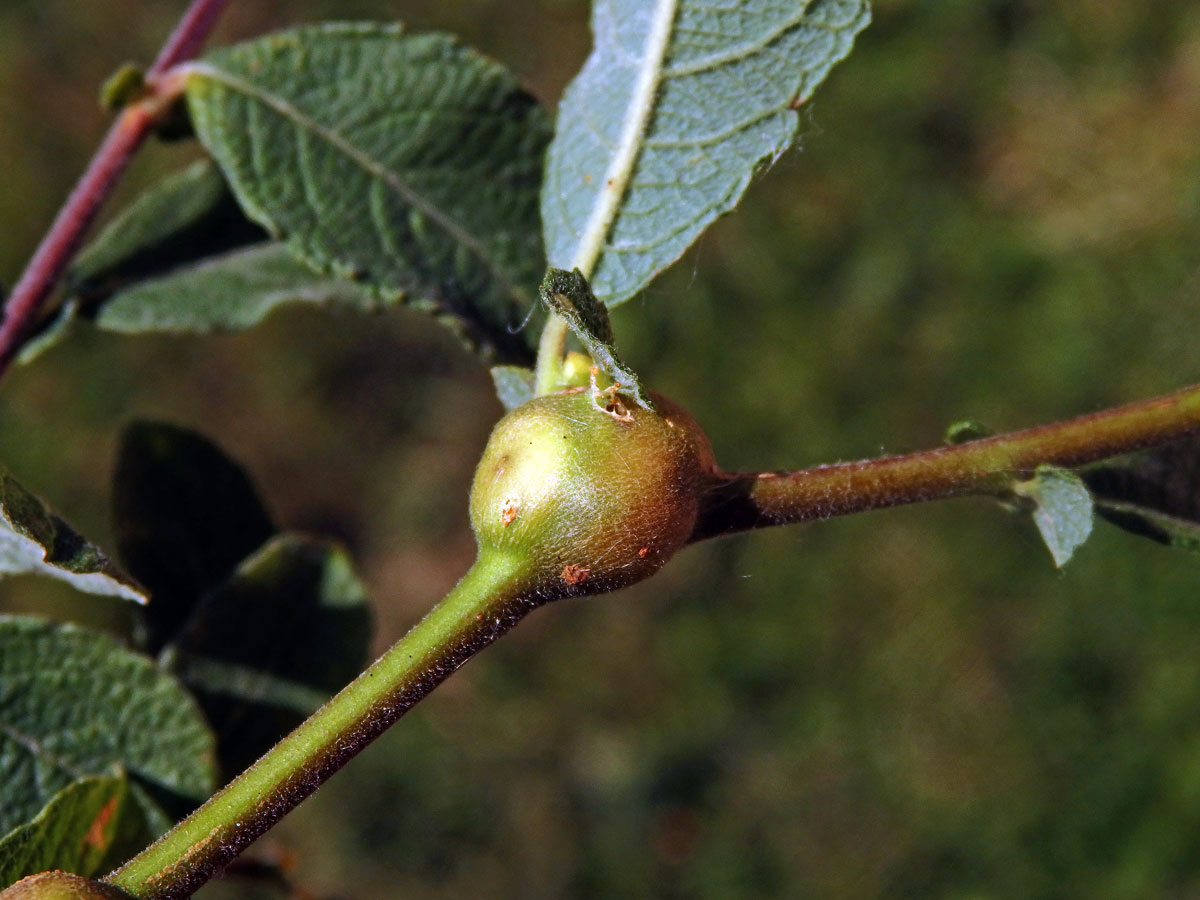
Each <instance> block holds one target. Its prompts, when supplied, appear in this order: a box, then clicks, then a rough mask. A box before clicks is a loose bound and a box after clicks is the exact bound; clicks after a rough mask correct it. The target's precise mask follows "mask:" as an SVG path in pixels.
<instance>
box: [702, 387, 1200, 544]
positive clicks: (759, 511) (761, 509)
mask: <svg viewBox="0 0 1200 900" xmlns="http://www.w3.org/2000/svg"><path fill="white" fill-rule="evenodd" d="M1198 431H1200V385H1194V386H1192V387H1189V388H1184V389H1182V390H1179V391H1175V392H1174V393H1171V394H1166V395H1164V396H1161V397H1154V398H1152V399H1149V400H1143V401H1140V402H1138V403H1130V404H1128V405H1126V406H1118V407H1114V408H1113V409H1106V410H1103V411H1101V412H1096V413H1092V414H1091V415H1086V416H1080V417H1079V418H1076V419H1068V420H1067V421H1065V422H1055V423H1054V424H1051V425H1040V426H1038V427H1036V428H1029V429H1026V430H1024V431H1014V432H1011V433H1010V434H1000V435H996V436H995V437H990V438H984V439H982V440H977V441H971V442H970V443H967V444H960V445H958V446H955V447H937V448H935V449H933V450H923V451H921V452H918V453H909V454H905V455H903V456H888V457H883V458H881V459H868V460H862V461H861V462H849V463H836V464H834V465H825V466H816V467H814V468H811V469H802V470H800V471H796V472H748V473H736V474H729V475H725V476H723V477H722V478H721V479H720V480H719V481H718V483H717V484H716V485H715V486H714V488H713V489H712V490H711V491H710V493H709V494H708V495H707V496H706V498H705V501H704V506H703V509H702V510H701V515H700V520H699V522H698V523H697V525H696V530H695V532H694V534H693V535H692V540H693V541H699V540H704V539H705V538H710V537H716V536H717V535H721V534H731V533H733V532H738V531H748V530H751V529H756V528H765V527H768V526H771V525H787V524H790V523H792V522H803V521H807V520H810V519H827V518H831V517H832V516H843V515H847V514H848V513H856V512H863V511H865V510H869V509H881V508H883V507H888V506H899V505H902V504H905V503H917V502H920V501H923V500H937V499H941V498H945V497H960V496H963V495H965V494H988V493H993V494H994V493H996V492H998V491H1002V490H1003V489H1004V488H1005V487H1007V486H1008V485H1009V484H1010V483H1011V481H1012V478H1013V477H1014V476H1019V475H1027V474H1029V473H1030V472H1032V471H1033V470H1034V469H1035V468H1037V466H1039V465H1043V464H1050V465H1057V466H1078V465H1083V464H1084V463H1088V462H1092V461H1094V460H1098V459H1104V458H1106V457H1110V456H1116V455H1117V454H1120V453H1128V452H1130V451H1133V450H1138V449H1141V448H1143V447H1150V446H1155V445H1158V444H1164V443H1168V442H1170V441H1173V440H1178V439H1180V438H1184V437H1187V436H1188V435H1190V434H1194V433H1196V432H1198Z"/></svg>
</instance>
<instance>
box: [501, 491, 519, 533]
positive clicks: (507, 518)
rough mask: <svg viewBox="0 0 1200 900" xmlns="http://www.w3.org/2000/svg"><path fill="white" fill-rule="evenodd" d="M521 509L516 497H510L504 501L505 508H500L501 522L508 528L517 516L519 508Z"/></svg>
mask: <svg viewBox="0 0 1200 900" xmlns="http://www.w3.org/2000/svg"><path fill="white" fill-rule="evenodd" d="M518 509H520V504H519V503H517V500H516V498H510V499H508V500H505V501H504V509H502V510H500V524H501V525H503V526H504V527H505V528H507V527H508V526H509V525H511V524H512V523H513V521H514V520H515V519H516V518H517V510H518Z"/></svg>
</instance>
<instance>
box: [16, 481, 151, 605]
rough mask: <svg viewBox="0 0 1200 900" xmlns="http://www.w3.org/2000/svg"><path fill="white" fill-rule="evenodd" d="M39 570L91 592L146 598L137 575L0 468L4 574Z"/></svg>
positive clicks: (143, 600) (37, 572)
mask: <svg viewBox="0 0 1200 900" xmlns="http://www.w3.org/2000/svg"><path fill="white" fill-rule="evenodd" d="M21 574H37V575H45V576H48V577H50V578H54V579H57V580H59V581H65V582H67V583H68V584H70V585H71V586H72V587H74V588H75V589H76V590H79V591H83V592H84V593H87V594H100V595H103V596H113V597H123V598H125V599H127V600H134V601H136V602H138V603H144V602H145V601H146V596H145V594H144V593H143V592H142V589H141V587H140V586H138V585H137V584H136V583H135V582H134V581H133V579H132V578H130V577H129V576H128V575H126V574H124V573H123V572H121V571H120V570H119V569H118V568H117V567H116V566H115V565H113V564H112V563H111V562H110V561H109V560H108V559H107V558H106V557H105V556H104V554H103V553H101V552H100V550H99V549H97V548H96V547H95V546H93V545H92V544H90V543H88V541H87V540H86V539H85V538H84V537H83V536H82V535H80V534H79V533H78V532H77V531H75V530H74V529H73V528H71V526H69V525H68V524H67V523H66V522H64V521H63V520H62V519H61V518H59V517H58V516H57V515H55V513H54V512H53V511H52V510H51V509H50V508H49V507H48V506H47V505H46V504H45V502H44V501H43V500H41V499H40V498H39V497H37V496H35V495H34V494H32V493H31V492H30V491H28V490H27V489H26V488H24V487H23V486H22V485H21V483H20V482H18V481H17V480H16V479H15V478H14V477H13V476H12V475H10V474H9V473H8V472H7V471H5V470H4V468H3V467H0V578H3V577H4V576H6V575H21Z"/></svg>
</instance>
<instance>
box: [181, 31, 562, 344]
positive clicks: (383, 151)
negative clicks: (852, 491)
mask: <svg viewBox="0 0 1200 900" xmlns="http://www.w3.org/2000/svg"><path fill="white" fill-rule="evenodd" d="M187 97H188V104H189V108H190V111H191V116H192V120H193V122H194V124H195V127H196V133H197V135H198V137H199V138H200V140H201V141H202V142H203V143H204V145H205V146H206V148H207V149H208V150H209V151H210V152H211V153H212V154H213V156H214V158H215V159H216V160H217V162H218V163H219V164H220V166H221V168H222V171H223V172H224V174H225V176H226V178H227V179H228V180H229V182H230V184H231V186H232V188H233V191H234V193H235V195H236V196H237V199H238V201H239V203H240V204H241V206H242V208H243V209H244V210H245V212H246V214H247V215H248V216H249V217H250V218H251V219H252V220H254V221H255V222H257V223H259V224H260V225H262V226H263V227H264V228H265V229H266V230H267V231H268V232H270V233H271V234H272V235H274V236H276V237H278V238H279V239H281V240H283V241H284V242H285V243H286V244H287V246H288V248H289V250H291V251H292V252H293V253H294V254H296V255H297V256H298V257H299V258H300V259H302V260H304V261H305V262H306V263H308V264H309V265H311V266H312V267H314V268H315V269H317V270H318V271H320V272H322V273H325V274H327V275H334V276H338V277H341V278H348V279H351V280H353V281H356V282H358V283H360V284H362V285H364V286H365V287H367V288H368V289H369V290H370V291H371V292H372V294H373V295H374V296H376V297H378V298H380V299H381V300H383V301H385V302H399V301H401V300H404V301H405V302H411V303H417V304H420V305H424V306H426V307H427V308H433V309H436V310H438V311H440V312H442V313H443V314H448V315H454V316H456V317H459V318H461V319H463V320H465V321H468V322H481V323H483V325H484V328H485V330H487V331H488V332H489V333H491V334H508V333H509V332H510V330H512V329H516V328H517V327H519V326H520V324H521V323H522V322H523V321H524V319H525V317H526V315H527V313H528V312H529V310H530V307H531V305H532V302H533V299H534V295H533V287H534V285H536V283H537V279H538V277H539V275H540V274H541V270H542V268H543V265H544V261H543V252H542V247H541V240H540V234H539V229H538V219H537V215H538V210H537V197H538V189H539V186H540V178H541V167H542V158H543V156H544V151H545V147H546V144H547V142H548V140H549V124H548V120H547V117H546V115H545V113H544V112H543V111H542V110H541V109H540V108H539V107H538V106H537V104H536V102H535V101H534V100H533V98H532V97H530V96H529V95H528V94H527V93H525V92H524V91H523V90H521V88H520V86H519V85H518V84H517V82H516V81H515V79H514V78H513V77H512V76H511V75H509V74H508V73H507V72H506V71H505V70H503V69H502V68H501V67H499V66H498V65H496V64H495V63H492V62H490V61H489V60H486V59H484V58H483V57H481V56H479V55H478V54H476V53H475V52H473V51H471V50H469V49H466V48H464V47H462V46H460V45H458V44H457V43H456V42H455V41H454V40H453V39H451V38H450V37H448V36H445V35H439V34H422V35H414V36H409V35H405V34H403V33H402V31H401V29H400V28H399V27H396V26H388V25H373V24H357V25H356V24H327V25H320V26H313V27H308V28H300V29H296V30H294V31H289V32H282V33H279V34H276V35H271V36H269V37H266V38H262V39H260V40H255V41H251V42H248V43H245V44H240V45H236V46H234V47H231V48H227V49H222V50H218V51H216V52H214V53H212V54H210V55H209V56H207V57H206V58H205V60H204V61H203V62H200V63H197V64H194V65H193V67H192V73H191V75H190V77H189V80H188V88H187ZM520 340H523V338H512V337H511V335H510V341H509V343H515V342H517V341H520Z"/></svg>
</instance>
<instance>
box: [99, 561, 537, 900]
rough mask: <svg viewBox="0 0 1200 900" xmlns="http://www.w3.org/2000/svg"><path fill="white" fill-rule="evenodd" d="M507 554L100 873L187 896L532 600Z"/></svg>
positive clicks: (146, 891)
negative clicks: (163, 829) (200, 800)
mask: <svg viewBox="0 0 1200 900" xmlns="http://www.w3.org/2000/svg"><path fill="white" fill-rule="evenodd" d="M520 569H521V567H520V566H518V565H517V564H515V563H512V562H509V561H508V560H507V559H504V558H491V557H489V558H488V559H487V560H486V561H483V560H476V562H475V565H474V566H472V567H471V570H470V571H469V572H467V574H466V575H465V576H464V577H463V579H462V581H460V582H459V583H458V585H457V586H456V587H455V588H454V590H452V591H451V592H450V593H449V594H448V595H447V596H446V598H445V599H444V600H443V601H442V602H441V603H439V604H438V605H437V606H436V607H434V608H433V609H432V610H431V611H430V612H429V614H428V615H427V616H426V617H425V618H424V619H422V620H421V621H420V622H419V623H417V624H416V625H415V626H414V627H413V628H412V630H411V631H409V632H408V634H406V635H405V636H404V637H403V638H401V639H400V640H399V641H398V642H397V643H396V644H394V645H393V646H392V648H391V649H390V650H388V651H387V653H385V654H384V655H383V656H382V657H380V659H379V660H378V661H377V662H375V663H374V664H373V665H372V666H371V667H370V668H368V669H367V670H366V671H365V672H363V673H362V674H361V675H360V676H359V677H358V678H356V679H355V680H354V681H353V682H351V683H350V684H349V685H348V686H347V687H345V688H344V689H343V690H342V691H341V692H340V693H339V694H337V696H335V697H334V698H333V699H331V700H330V701H329V702H328V703H326V704H325V705H324V706H323V707H321V709H319V710H317V712H315V713H314V714H313V715H312V716H311V717H310V718H309V719H308V720H306V721H305V722H304V723H303V724H301V725H300V726H299V727H297V728H296V730H295V731H293V732H292V733H291V734H289V735H288V736H287V737H285V738H284V739H283V740H282V741H280V742H279V743H278V744H276V745H275V746H274V747H273V748H271V749H270V750H269V751H267V753H266V754H265V755H264V756H263V757H262V758H261V759H259V760H258V762H256V763H255V764H254V765H253V766H251V767H250V768H249V769H247V770H246V771H245V772H243V773H242V774H241V775H239V776H238V777H237V778H235V779H234V780H233V781H232V782H230V783H229V785H228V786H226V787H225V788H224V789H223V790H221V791H219V792H218V793H217V794H215V795H214V796H213V797H211V798H210V799H209V800H208V801H207V802H205V803H204V805H203V806H201V807H200V808H199V809H197V810H196V811H195V812H193V813H192V814H191V815H190V816H188V817H187V818H186V819H184V820H183V821H182V822H180V823H179V824H178V825H176V826H175V827H174V828H172V829H171V830H170V831H168V832H167V833H166V834H165V835H163V836H162V837H161V838H160V839H159V840H158V841H157V842H156V843H154V844H152V845H151V846H149V847H148V848H146V849H145V850H143V851H142V852H141V853H139V854H138V855H137V856H135V857H134V858H133V859H131V860H129V862H127V863H125V864H124V865H123V866H121V868H119V869H117V870H116V871H115V872H112V873H111V874H109V875H108V876H107V877H106V878H105V879H104V880H105V881H107V882H108V883H109V884H112V885H113V886H115V887H118V888H120V889H121V890H123V891H125V892H126V893H128V894H131V895H133V896H134V897H139V898H146V900H151V898H152V900H177V898H183V897H189V896H191V894H192V893H193V892H194V891H195V890H196V889H197V888H199V887H200V886H201V885H202V884H204V883H205V882H206V881H207V880H208V879H209V878H211V877H212V876H213V875H214V874H215V873H217V872H219V871H220V870H221V868H222V867H223V866H225V865H226V864H227V863H229V862H230V861H231V860H232V859H233V858H234V857H235V856H237V855H238V854H239V853H241V851H242V850H244V849H245V848H246V847H247V846H248V845H249V844H250V843H251V842H252V841H254V840H255V838H257V837H259V836H260V835H261V834H263V833H264V832H265V831H266V830H267V829H269V828H270V827H271V826H272V825H274V824H275V823H276V822H277V821H279V819H281V818H282V817H283V816H284V815H286V814H287V813H288V812H289V811H291V810H292V809H293V808H295V807H296V805H297V804H299V803H300V801H302V800H303V799H304V798H305V797H307V796H308V795H309V794H311V793H312V792H313V791H315V790H316V789H317V788H318V787H319V786H320V785H321V784H322V783H324V782H325V781H326V780H327V779H328V778H329V777H330V776H331V775H333V773H334V772H336V771H337V770H338V769H340V768H341V767H342V766H343V765H345V764H346V763H347V762H348V761H349V760H350V759H351V758H352V757H353V756H354V755H355V754H357V753H358V752H359V751H360V750H362V749H363V748H364V747H366V746H367V744H369V743H370V742H371V741H373V740H374V739H375V738H377V737H378V736H379V735H380V734H382V733H383V732H384V731H385V730H386V729H387V728H388V726H389V725H391V724H392V723H394V722H395V721H396V720H398V719H399V718H400V717H401V716H403V715H404V713H406V712H407V711H408V710H409V709H411V708H412V707H413V706H415V705H416V704H417V703H418V702H419V701H420V700H421V699H422V698H424V697H425V696H426V695H428V694H429V693H430V692H431V691H432V690H433V689H434V688H435V687H437V686H438V685H439V684H440V683H441V682H442V681H443V680H444V679H445V678H447V677H448V676H449V675H450V674H451V673H452V672H454V670H455V669H457V668H458V667H459V666H461V665H462V664H463V663H465V662H466V661H467V660H468V659H470V658H471V657H472V656H474V655H475V654H476V653H478V652H479V651H480V650H482V649H483V648H484V647H486V646H488V645H489V644H491V643H492V642H493V641H494V640H496V638H498V637H500V635H502V634H504V632H506V631H508V629H510V628H512V627H513V626H514V625H515V624H516V623H517V622H519V621H520V620H521V619H522V618H523V617H524V616H525V615H526V613H528V612H529V611H530V610H532V609H533V608H534V607H535V606H537V605H538V600H537V598H536V595H535V593H534V592H533V591H532V590H531V588H530V586H529V584H528V581H527V579H526V578H525V577H523V576H522V575H521V574H520Z"/></svg>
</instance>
